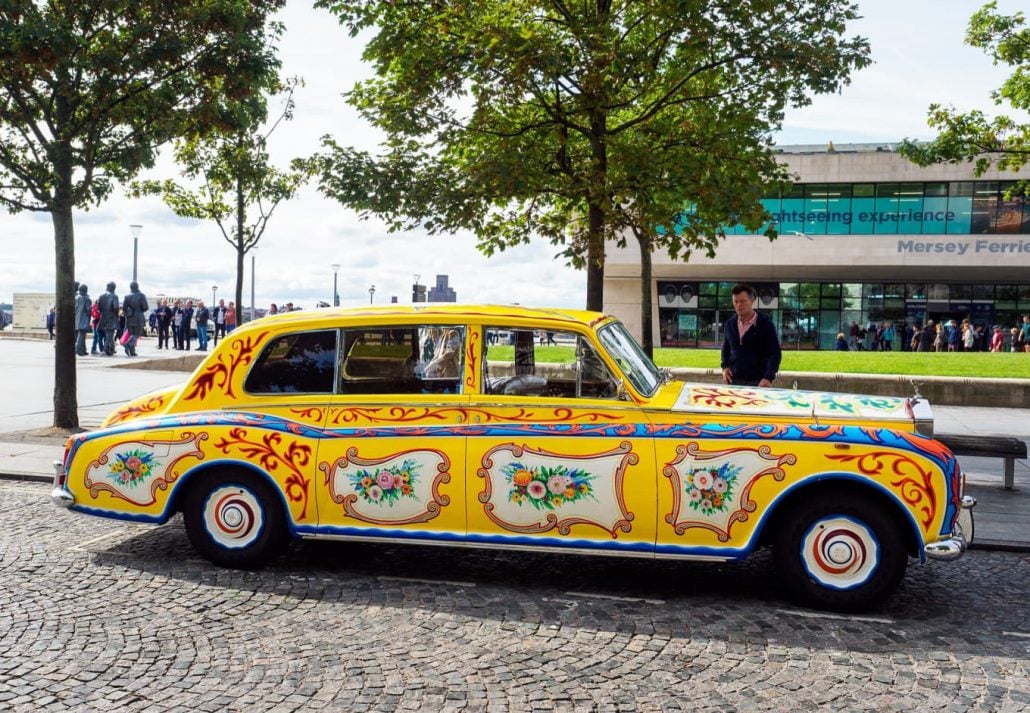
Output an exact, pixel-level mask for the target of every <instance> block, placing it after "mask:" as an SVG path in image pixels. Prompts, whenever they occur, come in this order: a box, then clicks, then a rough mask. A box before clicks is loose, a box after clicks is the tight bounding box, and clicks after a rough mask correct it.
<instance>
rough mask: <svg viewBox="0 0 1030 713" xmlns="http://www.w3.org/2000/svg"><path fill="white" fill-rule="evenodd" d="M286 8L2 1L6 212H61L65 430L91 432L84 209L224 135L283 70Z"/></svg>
mask: <svg viewBox="0 0 1030 713" xmlns="http://www.w3.org/2000/svg"><path fill="white" fill-rule="evenodd" d="M283 2H284V0H191V1H186V0H183V1H182V2H164V1H163V0H160V1H155V0H92V1H91V2H84V1H70V0H51V1H50V2H46V3H40V2H32V1H30V0H12V1H10V2H4V3H2V4H0V204H2V205H4V206H5V207H6V208H7V209H8V210H9V211H22V210H31V211H40V212H47V213H50V215H51V218H52V221H53V225H54V245H55V250H54V253H55V267H56V275H57V279H56V292H57V295H56V308H57V309H56V311H57V343H56V349H55V367H54V374H55V380H54V426H56V427H60V428H77V427H78V421H79V419H78V403H77V396H76V372H75V354H74V337H75V329H74V324H73V319H74V314H73V310H74V306H73V295H72V293H73V289H74V288H73V285H74V279H75V239H74V230H73V220H72V212H73V210H74V209H75V208H86V209H88V208H89V207H91V206H95V205H97V204H99V203H100V202H102V201H103V200H104V199H105V198H106V197H107V196H108V195H109V193H110V192H111V190H112V188H113V185H114V183H115V182H118V181H125V180H128V179H129V178H131V177H132V176H133V175H135V174H136V173H137V172H138V171H139V170H140V169H141V168H143V167H146V166H151V165H153V163H154V159H155V156H156V151H157V149H158V147H159V146H160V145H161V144H163V143H165V142H167V141H169V140H171V139H172V138H174V137H176V136H180V135H182V134H184V133H186V132H188V131H195V132H203V131H205V130H207V129H210V128H212V127H216V126H222V125H223V124H224V123H225V121H226V120H227V117H225V116H223V115H222V114H221V113H220V112H219V108H220V107H221V106H222V105H223V102H224V100H225V98H226V97H233V98H243V97H245V96H247V95H249V94H251V93H252V92H253V91H254V87H255V86H256V85H260V84H261V83H262V82H263V81H264V80H265V77H266V76H267V75H268V73H269V72H271V71H274V70H275V68H276V67H277V66H278V63H277V61H276V60H275V57H274V51H273V48H272V47H271V44H270V43H271V40H272V39H273V38H274V37H276V36H277V35H278V33H279V28H278V27H277V26H276V25H274V24H270V23H269V22H268V19H269V16H270V14H271V13H272V12H273V11H275V10H276V9H278V8H279V7H281V6H282V4H283Z"/></svg>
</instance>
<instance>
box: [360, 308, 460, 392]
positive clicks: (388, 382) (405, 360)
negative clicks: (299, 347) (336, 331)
mask: <svg viewBox="0 0 1030 713" xmlns="http://www.w3.org/2000/svg"><path fill="white" fill-rule="evenodd" d="M343 344H344V348H343V351H342V354H343V360H342V363H341V365H340V393H342V394H432V393H451V394H458V393H461V384H462V381H461V374H462V369H463V367H464V354H465V349H464V345H465V328H464V327H460V326H446V325H439V326H438V325H411V326H403V327H397V328H390V329H387V328H381V327H380V328H368V329H347V330H344V332H343Z"/></svg>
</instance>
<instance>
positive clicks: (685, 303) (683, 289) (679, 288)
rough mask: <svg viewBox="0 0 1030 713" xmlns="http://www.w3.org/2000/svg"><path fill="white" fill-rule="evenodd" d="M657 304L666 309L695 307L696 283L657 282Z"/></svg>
mask: <svg viewBox="0 0 1030 713" xmlns="http://www.w3.org/2000/svg"><path fill="white" fill-rule="evenodd" d="M658 306H659V307H664V308H667V309H697V283H696V282H659V283H658Z"/></svg>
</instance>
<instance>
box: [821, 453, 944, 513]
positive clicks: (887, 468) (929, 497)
mask: <svg viewBox="0 0 1030 713" xmlns="http://www.w3.org/2000/svg"><path fill="white" fill-rule="evenodd" d="M826 457H827V458H828V459H829V460H835V461H839V462H841V463H851V464H852V465H854V467H855V468H857V469H858V471H859V472H860V473H862V474H863V475H868V476H871V477H875V476H880V477H886V478H889V480H888V482H889V483H890V486H891V487H892V488H894V489H895V490H897V491H898V493H899V494H900V495H901V499H902V500H904V501H905V502H906V503H907V504H908V505H909V506H910V507H911V508H912V509H913V510H915V511H916V512H918V513H919V515H920V522H921V523H922V525H923V528H924V529H926V528H929V527H930V525H931V523H933V520H934V517H935V516H936V515H937V495H936V494H935V493H934V489H933V473H932V472H930V471H929V470H926V469H924V468H922V467H920V465H919V463H917V462H916V461H915V460H913V459H912V458H910V457H908V456H907V455H904V454H903V453H898V452H896V451H873V452H872V453H858V454H854V455H827V456H826Z"/></svg>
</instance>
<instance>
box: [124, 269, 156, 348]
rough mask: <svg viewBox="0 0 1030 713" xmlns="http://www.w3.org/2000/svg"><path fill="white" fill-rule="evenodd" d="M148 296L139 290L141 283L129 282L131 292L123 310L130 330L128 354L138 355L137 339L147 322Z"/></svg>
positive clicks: (126, 324) (127, 344)
mask: <svg viewBox="0 0 1030 713" xmlns="http://www.w3.org/2000/svg"><path fill="white" fill-rule="evenodd" d="M149 309H150V305H148V304H147V296H146V295H144V294H143V293H142V292H140V291H139V284H138V283H137V282H135V281H133V282H130V283H129V294H127V295H125V300H124V301H123V302H122V310H123V311H124V312H125V328H126V329H127V330H129V341H127V342H125V354H126V356H136V341H137V340H138V339H139V338H140V336H141V335H142V334H143V325H144V324H146V323H147V310H149Z"/></svg>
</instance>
